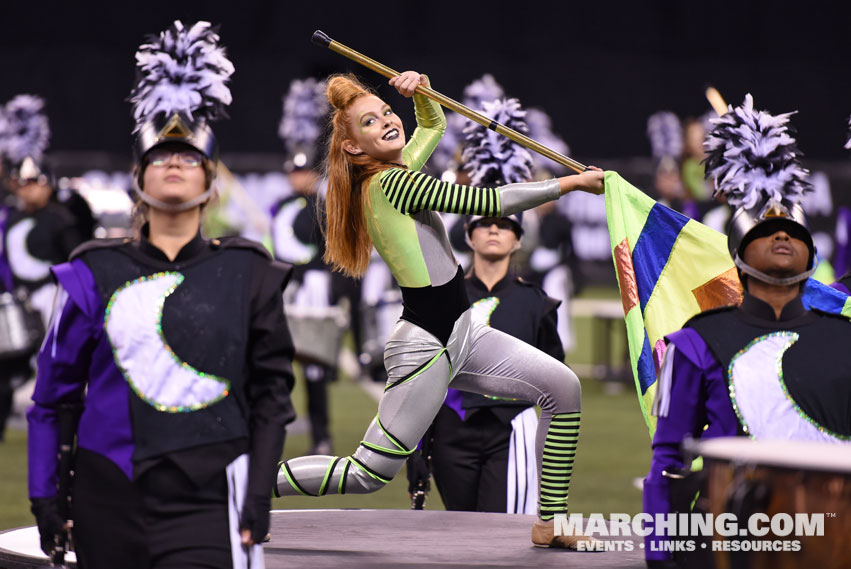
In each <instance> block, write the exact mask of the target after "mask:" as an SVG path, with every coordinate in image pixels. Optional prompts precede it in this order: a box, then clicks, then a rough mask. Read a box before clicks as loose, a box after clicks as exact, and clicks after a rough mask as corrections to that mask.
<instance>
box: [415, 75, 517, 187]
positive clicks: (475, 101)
mask: <svg viewBox="0 0 851 569" xmlns="http://www.w3.org/2000/svg"><path fill="white" fill-rule="evenodd" d="M503 94H504V91H503V88H502V85H500V84H499V83H497V81H496V79H494V77H493V75H491V74H490V73H486V74H485V75H483V76H482V77H481V78H479V79H476V80H475V81H473V82H472V83H470V84H469V85H467V86H466V87H464V97H463V98H462V100H461V102H462V103H463V104H464V105H465V106H467V107H469V108H471V109H473V110H474V111H481V110H482V102H484V101H488V102H490V101H494V100H496V99H498V98H500V97H502V96H503ZM473 124H475V123H474V122H473V121H471V120H470V119H468V118H467V117H465V116H463V115H459V114H457V113H452V112H450V113H447V114H446V131H445V132H444V133H443V136H442V137H441V139H440V142H439V143H438V144H437V148H435V149H434V152H433V153H432V155H431V159H430V163H431V167H432V168H433V169H434V170H436V171H437V172H438V173H443V172H445V171H446V170H448V169H450V168H452V167H457V164H456V162H457V160H458V153H459V151H461V148H462V147H463V146H464V141H465V134H464V129H466V128H467V127H469V126H471V125H473Z"/></svg>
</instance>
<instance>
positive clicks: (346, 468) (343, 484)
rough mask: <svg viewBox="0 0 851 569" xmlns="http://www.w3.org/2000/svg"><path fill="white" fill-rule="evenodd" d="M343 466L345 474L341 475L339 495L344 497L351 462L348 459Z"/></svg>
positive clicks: (338, 486) (338, 487)
mask: <svg viewBox="0 0 851 569" xmlns="http://www.w3.org/2000/svg"><path fill="white" fill-rule="evenodd" d="M343 460H345V464H344V465H343V473H342V474H341V475H340V482H339V483H338V484H337V494H340V495H343V494H345V493H346V476H348V474H349V461H348V460H346V459H343Z"/></svg>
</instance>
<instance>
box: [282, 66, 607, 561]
mask: <svg viewBox="0 0 851 569" xmlns="http://www.w3.org/2000/svg"><path fill="white" fill-rule="evenodd" d="M427 84H428V80H427V78H426V77H425V76H424V75H420V74H419V73H416V72H414V71H406V72H405V73H402V74H401V75H399V76H397V77H394V78H393V79H391V80H390V85H392V86H394V87H395V88H396V90H397V91H398V92H399V93H400V94H402V95H404V96H406V97H411V96H413V97H414V109H415V113H416V119H417V125H418V128H417V129H416V130H415V131H414V134H413V136H412V137H411V139H410V141H408V142H407V144H406V143H405V133H404V129H403V127H402V122H401V120H400V119H399V117H398V116H397V115H396V114H395V113H394V112H393V111H392V110H391V108H390V106H389V105H388V104H387V103H385V102H384V101H382V100H381V99H380V98H378V97H377V96H375V95H373V94H372V93H371V92H370V91H369V90H368V89H367V88H366V87H364V86H363V85H362V84H360V83H359V82H358V81H357V80H356V79H354V77H352V76H334V77H331V78H330V79H329V82H328V91H327V93H328V99H329V101H330V103H331V106H332V107H333V109H334V111H333V118H332V125H333V132H332V134H331V139H330V148H329V151H328V158H327V174H328V180H329V185H328V194H327V198H326V204H327V214H326V222H327V245H326V247H327V248H326V254H325V258H326V260H327V261H328V262H330V263H332V264H333V265H334V266H335V268H336V269H337V270H340V271H342V272H344V273H346V274H349V275H353V276H359V275H362V274H363V272H364V270H365V269H366V266H367V263H368V262H369V256H370V252H371V250H372V246H375V248H376V250H377V251H378V252H379V254H380V255H381V256H382V257H383V258H384V260H385V261H386V262H387V264H388V266H389V267H390V269H391V271H392V272H393V275H394V277H395V278H396V280H397V281H398V283H399V286H400V287H401V289H402V296H403V301H404V311H403V315H402V318H401V320H399V322H398V323H397V325H396V327H395V329H394V331H393V332H392V333H391V335H390V338H389V339H388V341H387V344H386V347H385V353H384V363H385V367H386V369H387V375H388V379H387V384H386V387H385V391H384V396H383V397H382V399H381V401H380V403H379V405H378V414H377V415H376V417H375V419H374V420H373V421H372V423H371V424H370V426H369V428H368V429H367V432H366V434H365V436H364V438H363V441H362V442H361V445H360V446H359V447H358V449H357V450H356V451H355V452H354V454H352V455H351V456H346V457H333V456H318V455H317V456H305V457H300V458H295V459H292V460H288V461H284V462H282V463H281V465H280V470H279V473H278V483H277V490H278V493H279V495H284V496H287V495H297V494H305V495H311V496H321V495H324V494H327V493H340V494H342V493H368V492H374V491H375V490H378V489H379V488H381V487H383V486H384V485H385V484H386V483H388V482H389V481H390V480H391V479H392V478H393V476H395V475H396V473H397V472H398V471H399V470H400V469H401V468H402V465H403V464H404V463H405V458H406V457H407V456H408V455H409V454H411V453H412V452H413V450H414V449H415V447H416V445H417V442H418V441H419V440H420V438H421V437H422V435H423V433H424V432H425V430H426V428H427V427H428V426H429V424H430V423H431V421H432V419H433V418H434V416H435V414H436V413H437V411H438V410H439V409H440V406H441V404H442V403H443V400H444V398H445V396H446V391H447V388H448V386H449V385H450V383H451V385H452V387H454V388H457V389H463V390H465V391H472V392H475V393H481V394H488V395H492V396H497V397H507V398H518V399H523V400H527V401H534V402H536V403H537V404H538V405H539V406H540V407H541V420H540V423H539V427H538V432H537V445H536V456H537V463H538V466H539V470H540V479H541V486H540V502H539V518H538V520H537V521H536V523H535V524H534V526H533V529H532V541H533V543H535V545H539V546H543V547H550V546H553V547H567V548H576V544H577V542H579V541H592V540H591V539H590V538H588V537H586V536H583V535H572V536H554V530H553V522H552V520H553V517H554V516H555V515H556V514H564V513H566V512H567V494H568V487H569V484H570V475H571V472H572V469H573V460H574V456H575V451H576V444H577V440H578V434H579V417H580V409H581V402H580V398H581V394H580V385H579V380H578V379H577V377H576V376H575V375H574V374H573V372H572V371H570V369H569V368H567V367H566V366H565V365H563V364H562V363H560V362H558V361H556V360H554V359H553V358H552V357H550V356H548V355H547V354H545V353H543V352H541V351H539V350H537V349H535V348H533V347H531V346H529V345H528V344H525V343H524V342H522V341H520V340H517V339H516V338H513V337H511V336H509V335H507V334H505V333H503V332H500V331H498V330H495V329H493V328H489V327H487V326H484V325H481V324H474V323H473V322H472V321H471V314H470V303H469V300H468V298H467V294H466V291H465V288H464V275H463V272H462V270H461V268H460V267H459V266H458V263H457V261H456V260H455V257H454V256H453V254H452V253H451V250H450V246H449V242H448V238H447V235H446V230H445V229H444V227H443V224H442V222H441V220H440V216H439V215H438V213H437V212H438V211H444V212H451V213H460V214H472V215H482V216H488V217H502V216H506V215H510V214H512V213H515V212H518V211H521V210H524V209H528V208H532V207H535V206H536V205H539V204H541V203H544V202H546V201H551V200H556V199H558V198H559V197H560V196H561V195H564V194H565V193H567V192H569V191H572V190H577V189H581V190H585V191H589V192H594V193H598V194H599V193H602V191H603V174H602V172H600V171H588V172H585V173H583V174H580V175H577V176H567V177H563V178H558V179H553V180H547V181H544V182H535V183H521V184H508V185H504V186H501V187H497V188H477V187H469V186H461V185H456V184H450V183H448V182H441V181H440V180H437V179H435V178H431V177H429V176H427V175H425V174H422V173H420V172H419V170H420V168H422V167H423V165H424V164H425V162H426V160H427V159H428V157H429V155H430V154H431V152H432V150H434V148H435V146H436V145H437V143H438V141H439V140H440V137H441V135H442V133H443V131H444V128H445V125H446V120H445V118H444V116H443V112H442V111H441V110H440V107H439V106H438V105H437V104H436V103H433V102H431V101H429V100H428V99H426V98H425V97H423V96H421V95H418V94H414V91H415V89H416V87H417V86H418V85H427Z"/></svg>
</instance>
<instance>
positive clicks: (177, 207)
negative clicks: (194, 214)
mask: <svg viewBox="0 0 851 569" xmlns="http://www.w3.org/2000/svg"><path fill="white" fill-rule="evenodd" d="M133 190H134V191H135V192H136V195H137V196H139V199H140V200H142V201H143V202H145V203H146V204H148V205H149V206H151V207H152V208H155V209H158V210H161V211H168V212H180V211H186V210H188V209H192V208H193V207H197V206H199V205H201V204H203V203H206V202H207V201H209V200H210V198H212V197H213V193H214V192H215V191H216V183H215V181H213V183H211V184H210V187H209V188H207V190H206V191H205V192H204V193H203V194H201V195H200V196H197V197H194V198H192V199H191V200H189V201H185V202H180V203H166V202H164V201H162V200H158V199H157V198H155V197H152V196H150V195H149V194H146V193H145V192H143V191H142V189H141V188H140V187H139V184H138V183H137V182H136V181H135V180H134V182H133Z"/></svg>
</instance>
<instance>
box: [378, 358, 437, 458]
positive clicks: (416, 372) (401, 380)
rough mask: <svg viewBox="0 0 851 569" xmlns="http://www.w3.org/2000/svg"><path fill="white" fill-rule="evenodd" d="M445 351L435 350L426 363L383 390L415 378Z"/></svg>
mask: <svg viewBox="0 0 851 569" xmlns="http://www.w3.org/2000/svg"><path fill="white" fill-rule="evenodd" d="M445 351H446V348H441V350H440V351H439V352H437V354H435V356H434V357H433V358H431V359H430V360H429V361H428V363H426V365H425V366H424V367H419V368H417V369H416V370H414V372H413V373H412V374H411V375H410V376H408V377H404V378H402V379H400V380H399V381H396V382H394V383H391V384H390V385H388V386H387V387H385V388H384V391H385V392H387V391H389V390H390V389H392V388H393V387H396V386H397V385H402V384H403V383H408V382H409V381H411V380H414V379H416V378H417V377H419V376H420V374H422V373H423V372H424V371H425V370H427V369H428V368H430V367H431V366H432V365H434V362H436V361H437V360H438V358H440V356H442V355H443V353H444V352H445ZM402 448H404V447H402Z"/></svg>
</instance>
